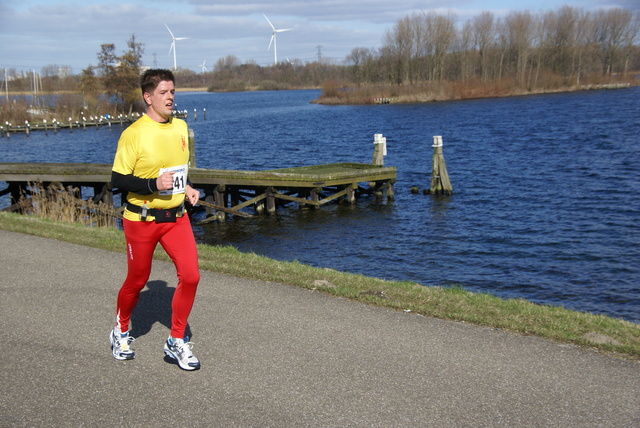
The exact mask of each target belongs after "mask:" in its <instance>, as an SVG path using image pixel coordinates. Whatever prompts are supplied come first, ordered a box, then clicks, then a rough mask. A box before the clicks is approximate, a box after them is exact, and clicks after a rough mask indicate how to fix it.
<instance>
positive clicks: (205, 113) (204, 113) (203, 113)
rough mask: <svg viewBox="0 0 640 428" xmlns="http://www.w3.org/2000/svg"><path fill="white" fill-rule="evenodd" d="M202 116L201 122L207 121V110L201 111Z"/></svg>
mask: <svg viewBox="0 0 640 428" xmlns="http://www.w3.org/2000/svg"><path fill="white" fill-rule="evenodd" d="M202 116H203V117H202V119H203V120H207V108H206V107H205V108H203V109H202Z"/></svg>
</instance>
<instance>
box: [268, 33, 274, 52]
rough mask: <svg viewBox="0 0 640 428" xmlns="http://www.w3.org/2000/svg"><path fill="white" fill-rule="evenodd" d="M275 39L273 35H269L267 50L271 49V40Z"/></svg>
mask: <svg viewBox="0 0 640 428" xmlns="http://www.w3.org/2000/svg"><path fill="white" fill-rule="evenodd" d="M275 37H276V35H275V34H272V35H271V40H269V47H268V48H267V50H269V49H271V43H273V39H274V38H275Z"/></svg>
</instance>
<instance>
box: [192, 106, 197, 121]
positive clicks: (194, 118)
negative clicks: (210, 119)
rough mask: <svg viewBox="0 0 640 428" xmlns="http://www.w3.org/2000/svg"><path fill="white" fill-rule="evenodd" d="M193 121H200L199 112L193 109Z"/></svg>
mask: <svg viewBox="0 0 640 428" xmlns="http://www.w3.org/2000/svg"><path fill="white" fill-rule="evenodd" d="M193 120H194V121H196V122H197V121H198V110H196V109H193Z"/></svg>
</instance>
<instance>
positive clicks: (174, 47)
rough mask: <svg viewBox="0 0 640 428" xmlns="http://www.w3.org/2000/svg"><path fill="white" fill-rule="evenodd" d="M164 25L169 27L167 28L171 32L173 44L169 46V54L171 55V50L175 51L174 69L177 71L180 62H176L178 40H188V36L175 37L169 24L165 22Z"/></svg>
mask: <svg viewBox="0 0 640 428" xmlns="http://www.w3.org/2000/svg"><path fill="white" fill-rule="evenodd" d="M164 26H165V27H167V30H169V34H171V46H170V47H169V55H171V51H173V71H176V70H177V69H178V64H177V62H176V40H187V39H188V37H175V36H174V35H173V33H172V32H171V30H170V29H169V26H168V25H167V24H164Z"/></svg>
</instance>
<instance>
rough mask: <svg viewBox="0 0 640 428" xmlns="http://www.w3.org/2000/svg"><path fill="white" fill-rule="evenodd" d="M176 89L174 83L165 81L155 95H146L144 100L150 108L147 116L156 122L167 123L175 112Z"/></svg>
mask: <svg viewBox="0 0 640 428" xmlns="http://www.w3.org/2000/svg"><path fill="white" fill-rule="evenodd" d="M175 91H176V89H175V86H174V85H173V82H172V81H170V80H163V81H162V82H160V84H158V87H157V88H156V90H155V91H153V93H152V94H151V93H148V92H147V93H145V94H144V99H145V101H146V102H147V105H148V106H149V108H148V109H147V114H148V115H149V117H151V119H153V120H155V121H156V122H166V121H167V120H168V119H169V118H170V117H171V112H172V111H173V98H174V93H175Z"/></svg>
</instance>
